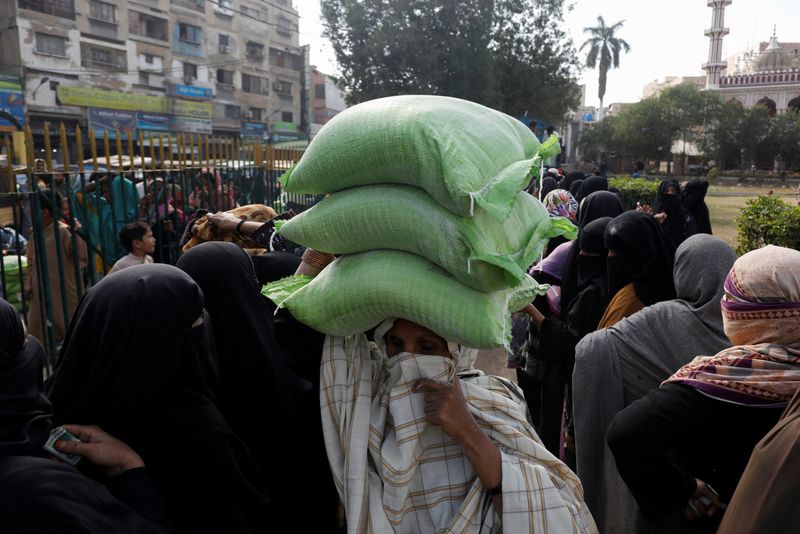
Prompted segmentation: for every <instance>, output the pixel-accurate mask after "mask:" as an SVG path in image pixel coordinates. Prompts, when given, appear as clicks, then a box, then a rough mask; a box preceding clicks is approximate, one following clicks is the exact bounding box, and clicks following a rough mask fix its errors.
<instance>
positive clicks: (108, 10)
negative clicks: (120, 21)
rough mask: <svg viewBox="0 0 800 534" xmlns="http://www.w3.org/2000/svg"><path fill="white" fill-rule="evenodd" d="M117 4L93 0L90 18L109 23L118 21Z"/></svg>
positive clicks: (90, 6) (90, 7) (90, 5)
mask: <svg viewBox="0 0 800 534" xmlns="http://www.w3.org/2000/svg"><path fill="white" fill-rule="evenodd" d="M115 10H116V6H115V5H114V4H107V3H106V2H100V1H99V0H92V2H91V3H90V4H89V18H93V19H95V20H102V21H103V22H108V23H109V24H116V23H117V13H116V11H115Z"/></svg>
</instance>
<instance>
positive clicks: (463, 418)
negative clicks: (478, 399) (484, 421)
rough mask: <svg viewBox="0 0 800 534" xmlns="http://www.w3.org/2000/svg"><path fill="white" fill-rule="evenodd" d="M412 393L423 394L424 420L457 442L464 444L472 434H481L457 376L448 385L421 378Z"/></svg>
mask: <svg viewBox="0 0 800 534" xmlns="http://www.w3.org/2000/svg"><path fill="white" fill-rule="evenodd" d="M413 391H415V392H416V391H423V392H425V419H427V421H428V422H429V423H431V424H432V425H434V426H438V427H440V428H441V429H442V431H443V432H444V433H445V434H447V435H448V436H450V437H451V438H453V439H454V440H456V441H457V442H459V443H464V441H466V440H467V439H468V438H469V436H470V435H471V434H472V433H473V432H475V431H478V432H482V431H481V429H480V427H478V423H476V422H475V419H474V418H473V417H472V414H471V413H469V409H468V408H467V401H466V399H465V398H464V394H463V393H462V392H461V382H460V381H459V379H458V376H456V377H455V379H454V380H453V382H452V383H450V384H447V383H444V382H438V381H436V380H431V379H430V378H423V379H421V380H418V381H417V383H416V384H414V388H413Z"/></svg>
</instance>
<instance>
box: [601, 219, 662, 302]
mask: <svg viewBox="0 0 800 534" xmlns="http://www.w3.org/2000/svg"><path fill="white" fill-rule="evenodd" d="M605 243H606V248H608V250H609V251H613V252H614V253H615V255H614V256H609V258H608V259H609V262H608V277H609V293H610V294H611V295H613V294H615V293H616V292H617V291H618V290H620V289H622V287H624V286H625V285H627V284H629V283H631V282H633V284H634V288H635V290H636V296H637V297H638V298H639V300H641V301H642V303H643V304H644V305H645V306H650V305H651V304H655V303H656V302H661V301H663V300H671V299H674V298H675V284H674V282H673V279H672V267H673V261H674V258H675V247H674V246H673V244H672V242H671V240H670V238H669V236H668V235H667V234H666V233H665V232H664V229H663V228H662V227H661V225H660V224H659V223H658V221H656V219H655V218H654V217H652V216H651V215H648V214H646V213H643V212H641V211H626V212H625V213H623V214H622V215H620V216H618V217H616V218H615V219H614V220H613V221H611V222H610V223H609V225H608V227H606V231H605Z"/></svg>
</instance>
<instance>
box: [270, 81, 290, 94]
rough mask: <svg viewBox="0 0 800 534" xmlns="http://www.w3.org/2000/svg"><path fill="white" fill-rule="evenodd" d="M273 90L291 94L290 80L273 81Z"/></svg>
mask: <svg viewBox="0 0 800 534" xmlns="http://www.w3.org/2000/svg"><path fill="white" fill-rule="evenodd" d="M274 88H275V92H276V93H278V94H279V95H290V96H291V94H292V83H291V82H275V85H274Z"/></svg>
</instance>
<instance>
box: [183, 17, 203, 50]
mask: <svg viewBox="0 0 800 534" xmlns="http://www.w3.org/2000/svg"><path fill="white" fill-rule="evenodd" d="M178 35H179V36H180V40H181V41H186V42H187V43H192V44H196V45H199V44H200V35H201V34H200V26H192V25H191V24H186V23H185V22H179V23H178Z"/></svg>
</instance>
